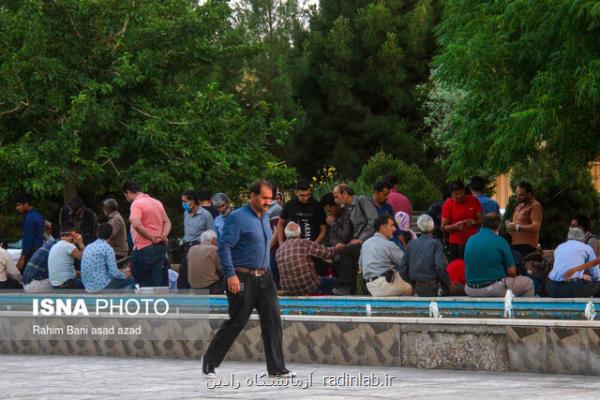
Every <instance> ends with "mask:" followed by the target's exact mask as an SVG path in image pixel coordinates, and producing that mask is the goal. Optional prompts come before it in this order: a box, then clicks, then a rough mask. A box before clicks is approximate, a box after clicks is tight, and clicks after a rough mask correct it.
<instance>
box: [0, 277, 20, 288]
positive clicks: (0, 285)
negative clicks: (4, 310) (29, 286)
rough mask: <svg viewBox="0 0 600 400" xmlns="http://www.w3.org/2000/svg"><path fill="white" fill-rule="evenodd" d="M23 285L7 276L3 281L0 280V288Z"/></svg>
mask: <svg viewBox="0 0 600 400" xmlns="http://www.w3.org/2000/svg"><path fill="white" fill-rule="evenodd" d="M22 288H23V286H21V284H20V283H19V282H17V281H15V280H14V279H11V278H8V279H7V280H5V281H4V282H0V289H22Z"/></svg>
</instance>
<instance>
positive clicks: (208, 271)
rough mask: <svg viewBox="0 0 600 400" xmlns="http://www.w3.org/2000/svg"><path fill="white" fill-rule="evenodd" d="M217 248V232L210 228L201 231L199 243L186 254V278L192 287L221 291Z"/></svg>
mask: <svg viewBox="0 0 600 400" xmlns="http://www.w3.org/2000/svg"><path fill="white" fill-rule="evenodd" d="M217 250H218V249H217V233H216V232H215V231H213V230H212V229H209V230H206V231H204V232H202V234H201V235H200V244H197V245H194V246H192V247H190V250H189V251H188V254H187V266H188V270H187V274H188V275H187V278H188V281H189V283H190V287H191V288H192V289H209V290H210V292H211V293H221V294H222V293H223V290H224V288H223V286H222V279H221V260H220V259H219V254H218V252H217Z"/></svg>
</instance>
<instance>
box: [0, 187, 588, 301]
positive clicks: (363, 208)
mask: <svg viewBox="0 0 600 400" xmlns="http://www.w3.org/2000/svg"><path fill="white" fill-rule="evenodd" d="M448 189H449V190H448V195H447V198H444V199H443V200H442V201H438V202H436V203H434V204H433V205H432V206H431V207H430V209H429V211H428V212H427V213H426V214H423V215H420V216H419V217H418V218H417V221H416V227H417V228H416V229H415V230H416V231H417V232H415V231H413V229H412V216H413V209H412V205H411V203H410V200H409V199H408V198H407V197H406V196H405V195H403V194H402V193H399V192H398V190H397V180H396V179H395V178H394V177H391V176H390V177H386V178H384V179H382V180H380V181H378V182H375V184H374V186H373V193H372V195H370V196H364V195H357V194H356V193H355V192H354V191H353V189H352V188H351V187H350V186H348V185H347V184H344V183H340V184H338V185H337V186H335V187H334V188H333V190H332V191H331V192H330V193H326V194H325V195H323V196H322V197H321V198H320V199H319V200H317V199H315V198H314V197H313V194H312V188H311V185H310V184H309V183H308V182H307V181H304V180H302V181H299V182H298V183H297V184H296V187H295V190H294V197H293V198H292V199H291V200H289V201H287V202H285V201H284V194H283V193H281V192H276V193H277V195H276V198H275V201H273V203H272V204H271V206H270V208H269V212H268V215H269V222H270V224H268V223H267V225H270V226H268V227H267V229H270V230H272V231H273V235H272V237H273V240H272V241H271V243H270V249H268V253H269V252H270V264H269V266H270V268H271V270H272V271H273V277H274V280H275V283H276V284H277V286H278V288H279V290H280V293H281V294H283V295H291V296H310V295H330V294H334V295H352V294H362V295H365V294H370V295H372V296H411V295H416V296H424V297H437V296H464V295H467V296H472V297H502V296H504V295H505V294H506V292H507V290H510V291H511V292H512V293H513V294H514V295H515V296H535V295H540V296H544V295H545V296H550V297H591V296H596V295H599V294H600V270H599V268H600V267H599V266H598V264H600V241H599V240H598V239H597V238H596V237H595V236H594V235H593V234H592V233H591V232H590V225H591V223H590V220H589V218H587V217H586V216H584V215H578V216H575V217H574V218H573V220H572V221H571V226H570V228H569V231H568V233H567V240H566V241H565V242H564V243H562V244H561V245H560V246H558V247H557V248H556V250H555V251H554V257H553V258H554V260H553V265H552V268H551V270H550V271H548V270H549V269H550V268H547V267H546V265H547V264H545V258H544V255H543V253H542V251H541V248H540V246H539V235H540V230H541V226H542V218H543V207H542V205H541V204H540V203H539V202H538V201H537V200H536V199H535V197H534V194H533V188H532V187H531V185H530V184H529V183H527V182H520V183H519V184H518V185H517V188H516V191H515V195H516V199H517V201H518V204H517V206H516V207H515V208H514V210H512V213H511V215H512V218H511V219H507V220H505V222H504V224H505V228H506V234H505V235H501V234H500V230H501V229H500V228H501V215H500V208H499V206H498V203H496V202H495V201H494V200H493V199H491V198H490V197H488V196H486V195H485V192H486V188H485V180H484V179H482V178H481V177H473V178H472V179H471V181H470V182H469V185H468V186H465V185H464V184H463V183H462V182H460V181H456V182H452V183H451V184H450V185H449V188H448ZM123 192H124V194H125V197H126V199H127V200H128V201H129V202H130V203H131V210H130V217H129V222H130V224H131V232H130V234H129V235H128V233H129V232H128V229H127V224H126V222H125V219H124V218H123V217H122V216H121V214H120V213H119V211H118V210H119V205H118V203H117V201H116V200H114V199H106V200H104V201H103V203H102V209H103V211H104V214H105V217H106V223H100V224H99V223H98V218H97V216H96V214H95V213H94V211H92V210H91V209H90V208H88V207H86V205H85V204H84V203H83V201H82V200H81V199H80V198H79V197H74V198H73V199H71V201H69V202H68V204H67V205H65V206H64V207H63V208H62V209H61V211H60V218H59V221H60V238H59V239H58V240H57V239H54V238H53V237H52V236H51V235H49V234H48V224H49V223H48V222H47V221H44V219H43V217H42V216H41V215H40V214H39V212H37V211H36V210H35V208H34V207H33V206H32V204H31V203H32V202H31V199H30V198H29V197H28V196H26V195H25V196H21V197H20V198H19V199H18V200H17V210H18V211H19V212H21V213H22V214H23V215H24V222H23V250H22V254H21V257H20V258H19V260H18V262H17V263H13V261H12V259H11V257H10V255H9V254H8V252H7V251H6V250H4V249H1V248H0V289H16V288H21V287H22V288H23V290H24V291H25V292H28V293H35V292H43V291H48V290H64V289H83V290H86V291H87V292H98V291H104V290H119V289H126V290H131V289H133V288H134V287H135V285H136V283H137V284H139V285H140V286H165V285H168V282H169V269H170V267H171V266H170V264H169V262H168V259H167V249H166V243H167V237H168V235H169V233H170V230H171V221H170V219H169V217H168V216H167V214H166V212H165V210H164V207H163V206H162V204H161V203H160V201H158V200H156V199H153V198H151V197H150V196H148V195H147V194H145V193H143V192H141V190H140V188H139V186H137V185H136V184H135V183H133V182H129V183H125V184H124V186H123ZM445 197H446V196H445ZM181 206H182V209H183V215H182V222H183V229H184V232H183V240H182V242H181V243H182V247H181V250H182V261H181V264H180V266H179V269H178V278H177V282H176V286H177V288H178V289H206V290H207V291H208V292H209V293H211V294H222V293H224V291H225V285H224V279H223V272H222V271H221V260H220V253H219V240H220V238H221V237H222V236H223V234H224V231H223V228H224V226H225V222H226V221H227V218H228V217H229V215H230V214H231V211H232V210H233V207H232V205H231V203H230V200H229V197H228V196H227V195H226V194H224V193H217V194H215V195H214V196H211V193H210V192H209V191H208V190H206V189H203V190H201V191H199V192H194V191H191V190H188V191H185V192H183V193H182V195H181ZM263 228H264V227H263ZM227 234H229V235H231V234H237V235H247V234H255V233H254V232H247V231H246V230H245V228H244V227H241V228H240V231H236V232H233V233H232V231H231V230H230V231H228V233H227ZM117 260H120V261H119V262H118V261H117ZM121 262H125V263H124V264H123V267H122V268H121V269H119V267H118V265H119V263H121Z"/></svg>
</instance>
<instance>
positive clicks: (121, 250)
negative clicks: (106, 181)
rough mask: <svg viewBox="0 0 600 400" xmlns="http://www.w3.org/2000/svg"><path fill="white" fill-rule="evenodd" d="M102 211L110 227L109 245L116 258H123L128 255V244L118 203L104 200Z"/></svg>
mask: <svg viewBox="0 0 600 400" xmlns="http://www.w3.org/2000/svg"><path fill="white" fill-rule="evenodd" d="M102 209H103V210H104V215H106V218H108V221H107V223H109V224H110V225H111V226H112V235H111V237H110V240H109V243H110V245H111V246H112V248H113V249H114V250H115V254H116V255H117V257H118V258H125V257H127V256H128V255H129V243H128V242H127V226H126V225H125V220H124V219H123V216H122V215H121V213H119V203H117V201H116V200H115V199H112V198H109V199H106V200H104V201H103V202H102Z"/></svg>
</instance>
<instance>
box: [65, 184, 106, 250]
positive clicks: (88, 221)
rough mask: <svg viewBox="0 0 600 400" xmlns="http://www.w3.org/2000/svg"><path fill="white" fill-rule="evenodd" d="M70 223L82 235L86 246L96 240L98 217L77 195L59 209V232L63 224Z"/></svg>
mask: <svg viewBox="0 0 600 400" xmlns="http://www.w3.org/2000/svg"><path fill="white" fill-rule="evenodd" d="M66 223H72V224H73V225H75V231H76V232H77V233H79V234H81V236H82V237H83V244H85V245H86V246H87V245H88V244H90V243H92V242H93V241H94V240H96V237H97V233H98V217H96V213H95V212H94V211H92V210H91V209H89V208H87V207H86V206H85V205H84V204H83V200H82V199H81V197H79V196H73V197H72V198H71V200H69V203H67V204H65V205H64V206H63V208H62V209H61V210H60V219H59V226H60V230H61V232H62V231H63V225H64V224H66Z"/></svg>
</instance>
